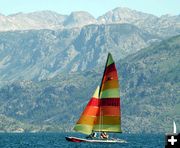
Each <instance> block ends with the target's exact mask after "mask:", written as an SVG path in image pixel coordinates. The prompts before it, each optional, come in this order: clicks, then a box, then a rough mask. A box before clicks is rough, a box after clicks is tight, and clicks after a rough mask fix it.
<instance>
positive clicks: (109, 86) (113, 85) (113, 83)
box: [101, 80, 119, 91]
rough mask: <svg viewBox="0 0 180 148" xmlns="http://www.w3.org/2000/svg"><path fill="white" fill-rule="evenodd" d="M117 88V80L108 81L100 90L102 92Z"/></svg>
mask: <svg viewBox="0 0 180 148" xmlns="http://www.w3.org/2000/svg"><path fill="white" fill-rule="evenodd" d="M118 87H119V83H118V80H110V81H106V82H105V83H103V84H102V87H101V90H102V91H103V90H106V89H112V88H118Z"/></svg>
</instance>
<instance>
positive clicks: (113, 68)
mask: <svg viewBox="0 0 180 148" xmlns="http://www.w3.org/2000/svg"><path fill="white" fill-rule="evenodd" d="M112 71H116V66H115V64H114V63H112V64H111V65H109V66H108V67H106V70H105V73H104V75H106V74H108V73H110V72H112Z"/></svg>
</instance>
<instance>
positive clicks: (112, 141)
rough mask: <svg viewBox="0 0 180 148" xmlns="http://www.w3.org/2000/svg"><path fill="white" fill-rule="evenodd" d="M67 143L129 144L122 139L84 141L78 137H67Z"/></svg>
mask: <svg viewBox="0 0 180 148" xmlns="http://www.w3.org/2000/svg"><path fill="white" fill-rule="evenodd" d="M66 140H67V141H71V142H92V143H127V142H126V141H125V140H122V139H108V140H106V139H105V140H103V139H84V138H77V137H66Z"/></svg>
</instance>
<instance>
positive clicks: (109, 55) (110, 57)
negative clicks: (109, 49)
mask: <svg viewBox="0 0 180 148" xmlns="http://www.w3.org/2000/svg"><path fill="white" fill-rule="evenodd" d="M112 63H114V60H113V58H112V55H111V54H110V53H109V54H108V61H107V64H106V67H108V66H109V65H111V64H112Z"/></svg>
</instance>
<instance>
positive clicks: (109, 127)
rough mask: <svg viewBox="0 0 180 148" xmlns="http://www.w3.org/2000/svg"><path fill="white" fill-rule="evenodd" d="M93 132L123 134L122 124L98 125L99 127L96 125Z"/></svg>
mask: <svg viewBox="0 0 180 148" xmlns="http://www.w3.org/2000/svg"><path fill="white" fill-rule="evenodd" d="M93 131H105V132H122V131H121V127H120V124H116V125H111V124H108V125H107V124H106V125H101V124H97V125H94V127H93Z"/></svg>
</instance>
